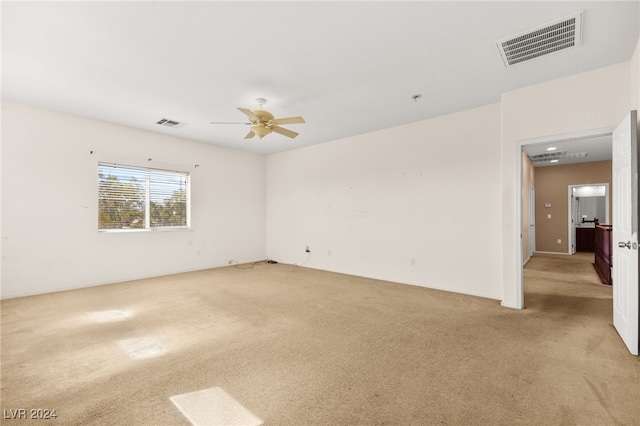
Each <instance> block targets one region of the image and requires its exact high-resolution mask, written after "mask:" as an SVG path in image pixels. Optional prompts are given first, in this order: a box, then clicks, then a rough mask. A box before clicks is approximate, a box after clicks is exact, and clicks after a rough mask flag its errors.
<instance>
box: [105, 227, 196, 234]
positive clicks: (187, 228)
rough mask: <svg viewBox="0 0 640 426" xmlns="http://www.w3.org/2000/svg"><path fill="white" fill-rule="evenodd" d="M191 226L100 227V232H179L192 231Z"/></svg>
mask: <svg viewBox="0 0 640 426" xmlns="http://www.w3.org/2000/svg"><path fill="white" fill-rule="evenodd" d="M190 230H191V228H189V227H187V226H184V227H179V228H178V227H172V228H145V229H141V228H133V229H98V233H99V234H137V233H144V232H177V231H190Z"/></svg>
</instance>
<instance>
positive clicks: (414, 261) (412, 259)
mask: <svg viewBox="0 0 640 426" xmlns="http://www.w3.org/2000/svg"><path fill="white" fill-rule="evenodd" d="M411 266H416V259H415V258H413V257H412V258H411Z"/></svg>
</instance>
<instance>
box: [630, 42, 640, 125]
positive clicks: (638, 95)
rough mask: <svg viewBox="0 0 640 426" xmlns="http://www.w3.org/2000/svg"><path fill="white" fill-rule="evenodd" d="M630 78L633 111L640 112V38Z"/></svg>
mask: <svg viewBox="0 0 640 426" xmlns="http://www.w3.org/2000/svg"><path fill="white" fill-rule="evenodd" d="M629 78H630V80H631V90H629V95H630V96H631V109H632V110H636V111H640V38H638V43H637V44H636V48H635V50H634V51H633V56H632V57H631V61H630V63H629ZM638 120H639V121H638V123H640V115H639V116H638Z"/></svg>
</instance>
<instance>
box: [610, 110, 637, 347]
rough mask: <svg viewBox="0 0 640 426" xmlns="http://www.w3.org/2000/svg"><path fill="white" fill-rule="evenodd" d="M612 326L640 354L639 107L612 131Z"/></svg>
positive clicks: (628, 345)
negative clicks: (639, 243) (639, 267)
mask: <svg viewBox="0 0 640 426" xmlns="http://www.w3.org/2000/svg"><path fill="white" fill-rule="evenodd" d="M612 169H613V191H612V192H613V268H612V270H611V272H612V278H613V326H614V327H615V328H616V330H617V331H618V333H619V334H620V337H622V340H623V341H624V343H625V345H627V348H629V351H631V353H632V354H634V355H638V350H639V349H640V348H639V347H638V340H639V336H638V335H639V333H640V330H639V329H640V327H639V317H638V304H639V302H638V294H639V293H638V137H637V111H631V112H630V113H629V114H628V115H627V117H626V118H625V119H624V121H623V122H622V123H620V125H619V126H618V127H617V128H616V130H615V131H614V132H613V162H612Z"/></svg>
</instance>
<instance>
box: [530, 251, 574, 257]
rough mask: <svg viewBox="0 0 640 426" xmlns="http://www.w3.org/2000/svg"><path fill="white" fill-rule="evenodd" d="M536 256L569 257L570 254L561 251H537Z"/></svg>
mask: <svg viewBox="0 0 640 426" xmlns="http://www.w3.org/2000/svg"><path fill="white" fill-rule="evenodd" d="M536 254H561V255H563V256H571V253H565V252H563V251H537V252H536Z"/></svg>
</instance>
